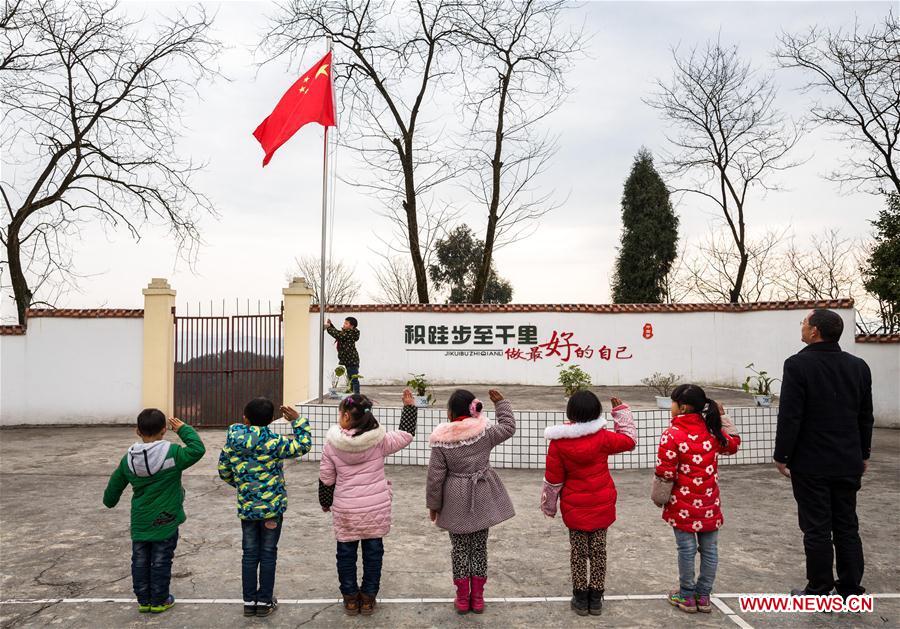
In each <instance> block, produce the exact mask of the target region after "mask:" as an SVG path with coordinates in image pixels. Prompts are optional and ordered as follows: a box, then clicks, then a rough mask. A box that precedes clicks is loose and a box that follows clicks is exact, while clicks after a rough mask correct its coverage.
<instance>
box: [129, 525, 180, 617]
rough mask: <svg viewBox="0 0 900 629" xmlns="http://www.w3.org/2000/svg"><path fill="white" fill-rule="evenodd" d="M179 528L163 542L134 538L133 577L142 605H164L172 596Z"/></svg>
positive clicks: (138, 598)
mask: <svg viewBox="0 0 900 629" xmlns="http://www.w3.org/2000/svg"><path fill="white" fill-rule="evenodd" d="M177 545H178V529H176V530H175V534H174V535H172V537H170V538H169V539H164V540H163V541H161V542H135V541H132V542H131V580H132V583H133V585H134V595H135V596H137V600H138V605H162V604H163V603H164V602H165V601H166V599H167V598H169V582H170V581H171V580H172V557H174V556H175V547H176V546H177Z"/></svg>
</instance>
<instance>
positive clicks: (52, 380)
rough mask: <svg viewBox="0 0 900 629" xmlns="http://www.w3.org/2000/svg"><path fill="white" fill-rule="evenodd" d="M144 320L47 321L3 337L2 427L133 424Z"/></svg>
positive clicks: (0, 353) (0, 379) (40, 320)
mask: <svg viewBox="0 0 900 629" xmlns="http://www.w3.org/2000/svg"><path fill="white" fill-rule="evenodd" d="M142 344H143V319H140V318H99V319H94V318H68V317H61V318H48V317H37V318H33V319H30V320H29V322H28V332H27V333H26V334H24V335H21V336H0V425H15V424H65V423H84V424H87V423H110V422H121V423H133V422H134V418H135V416H136V413H137V411H139V410H140V408H141V406H140V405H141V370H142V366H143V365H142V363H143V347H142Z"/></svg>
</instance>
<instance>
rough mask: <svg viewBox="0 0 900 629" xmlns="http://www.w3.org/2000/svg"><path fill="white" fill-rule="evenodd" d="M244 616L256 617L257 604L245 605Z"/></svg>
mask: <svg viewBox="0 0 900 629" xmlns="http://www.w3.org/2000/svg"><path fill="white" fill-rule="evenodd" d="M244 616H246V617H248V618H249V617H250V616H256V603H244Z"/></svg>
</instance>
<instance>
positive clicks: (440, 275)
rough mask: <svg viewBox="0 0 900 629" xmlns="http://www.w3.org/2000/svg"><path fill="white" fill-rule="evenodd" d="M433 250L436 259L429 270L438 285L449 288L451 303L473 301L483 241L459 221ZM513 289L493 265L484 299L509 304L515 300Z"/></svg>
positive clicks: (449, 300)
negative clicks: (513, 298)
mask: <svg viewBox="0 0 900 629" xmlns="http://www.w3.org/2000/svg"><path fill="white" fill-rule="evenodd" d="M434 254H435V258H436V260H437V262H436V263H435V264H432V265H430V266H429V268H428V274H429V276H430V277H431V281H432V282H434V285H435V287H436V288H438V289H441V288H445V287H448V288H449V289H450V294H449V296H448V298H447V302H448V303H451V304H464V303H470V302H471V301H472V293H473V291H474V288H475V276H476V274H477V272H478V268H479V266H480V264H481V258H482V255H483V254H484V242H482V241H481V240H480V239H478V238H476V237H475V234H473V233H472V230H471V229H470V228H469V226H468V225H459V226H457V227H456V228H455V229H453V230H452V231H450V232H449V233H448V234H447V235H446V236H445V237H444V238H441V239H440V240H438V241H437V242H436V243H435V245H434ZM512 293H513V289H512V285H511V284H510V283H509V282H508V281H506V280H504V279H503V278H501V277H500V276H499V275H497V271H496V269H494V268H493V265H491V275H490V277H489V278H488V283H487V287H486V288H485V291H484V302H485V303H501V304H508V303H509V302H510V301H512Z"/></svg>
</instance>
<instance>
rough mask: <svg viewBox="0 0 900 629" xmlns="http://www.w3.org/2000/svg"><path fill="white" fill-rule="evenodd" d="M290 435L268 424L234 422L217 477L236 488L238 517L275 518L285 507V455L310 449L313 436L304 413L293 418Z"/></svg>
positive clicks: (290, 455) (229, 431) (295, 456)
mask: <svg viewBox="0 0 900 629" xmlns="http://www.w3.org/2000/svg"><path fill="white" fill-rule="evenodd" d="M291 425H292V426H293V429H294V435H293V437H290V436H284V435H279V434H277V433H275V432H274V431H273V430H272V429H271V428H269V427H268V426H248V425H245V424H233V425H232V426H231V427H230V428H229V429H228V436H227V438H226V439H225V447H224V448H222V453H221V454H220V455H219V477H220V478H221V479H222V480H224V481H225V482H226V483H228V484H229V485H231V486H232V487H236V488H237V500H238V517H239V518H240V519H242V520H267V519H269V518H277V517H278V516H280V515H281V514H283V513H284V512H285V510H286V509H287V490H286V489H285V487H284V469H283V463H282V461H284V459H293V458H297V457H299V456H302V455H304V454H306V453H307V452H309V450H310V448H312V440H311V438H310V432H309V422H308V421H307V419H306V418H305V417H300V418H298V419H296V420H294V421H293V422H292V423H291Z"/></svg>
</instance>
